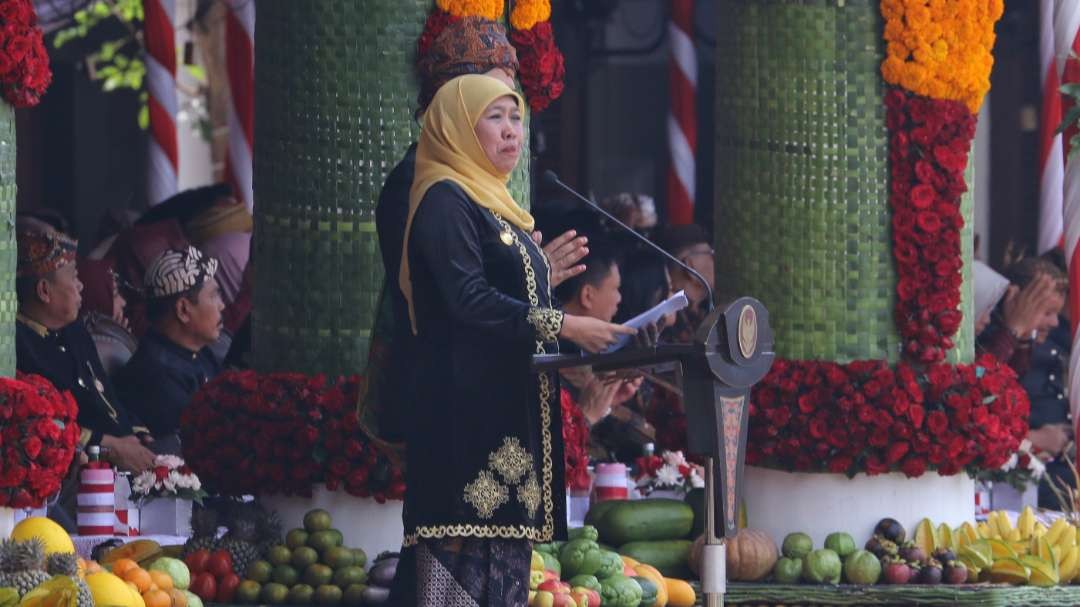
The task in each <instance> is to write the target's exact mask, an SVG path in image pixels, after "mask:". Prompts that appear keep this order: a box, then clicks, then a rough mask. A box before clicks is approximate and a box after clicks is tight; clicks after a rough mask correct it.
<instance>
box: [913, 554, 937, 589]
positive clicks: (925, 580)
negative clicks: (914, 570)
mask: <svg viewBox="0 0 1080 607" xmlns="http://www.w3.org/2000/svg"><path fill="white" fill-rule="evenodd" d="M918 579H919V583H920V584H940V583H941V563H940V562H938V561H937V559H930V560H929V561H927V562H926V564H925V565H923V567H922V568H921V569H920V570H919V578H918Z"/></svg>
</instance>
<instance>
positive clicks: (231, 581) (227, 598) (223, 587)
mask: <svg viewBox="0 0 1080 607" xmlns="http://www.w3.org/2000/svg"><path fill="white" fill-rule="evenodd" d="M239 585H240V576H238V575H236V574H235V573H229V574H228V575H226V576H225V577H223V578H221V579H220V580H219V581H218V587H217V602H218V603H231V602H233V597H235V596H236V587H237V586H239Z"/></svg>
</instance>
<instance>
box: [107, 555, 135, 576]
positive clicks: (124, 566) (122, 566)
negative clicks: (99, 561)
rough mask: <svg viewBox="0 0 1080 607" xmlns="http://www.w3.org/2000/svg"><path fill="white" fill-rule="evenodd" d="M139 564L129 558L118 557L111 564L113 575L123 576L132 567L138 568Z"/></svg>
mask: <svg viewBox="0 0 1080 607" xmlns="http://www.w3.org/2000/svg"><path fill="white" fill-rule="evenodd" d="M138 568H139V564H138V563H136V562H135V561H133V560H131V559H119V560H118V561H116V562H115V563H113V566H112V572H113V575H117V576H120V577H121V578H123V577H124V574H125V573H127V572H128V571H131V570H132V569H138Z"/></svg>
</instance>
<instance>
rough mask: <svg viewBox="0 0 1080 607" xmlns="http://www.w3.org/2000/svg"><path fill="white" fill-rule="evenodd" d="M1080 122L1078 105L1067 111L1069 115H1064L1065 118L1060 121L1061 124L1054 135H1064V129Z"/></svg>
mask: <svg viewBox="0 0 1080 607" xmlns="http://www.w3.org/2000/svg"><path fill="white" fill-rule="evenodd" d="M1078 120H1080V105H1074V106H1073V107H1071V108H1070V109H1069V113H1068V114H1065V117H1064V118H1063V119H1062V120H1061V124H1059V125H1058V128H1057V129H1056V130H1055V131H1054V132H1055V133H1064V132H1065V129H1067V128H1069V127H1070V126H1072V125H1074V124H1076V123H1077V121H1078Z"/></svg>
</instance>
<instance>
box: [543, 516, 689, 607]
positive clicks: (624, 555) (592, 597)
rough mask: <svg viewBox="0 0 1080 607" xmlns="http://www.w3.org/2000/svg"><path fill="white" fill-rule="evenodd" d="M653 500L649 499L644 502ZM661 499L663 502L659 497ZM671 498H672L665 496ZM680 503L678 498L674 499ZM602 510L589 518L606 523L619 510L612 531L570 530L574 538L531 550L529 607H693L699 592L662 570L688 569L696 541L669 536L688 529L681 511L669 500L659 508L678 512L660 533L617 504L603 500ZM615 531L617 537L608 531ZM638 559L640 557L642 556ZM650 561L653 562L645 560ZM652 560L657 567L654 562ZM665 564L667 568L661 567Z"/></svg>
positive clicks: (589, 527) (610, 526)
mask: <svg viewBox="0 0 1080 607" xmlns="http://www.w3.org/2000/svg"><path fill="white" fill-rule="evenodd" d="M643 501H649V500H643ZM655 501H661V500H655ZM663 501H664V502H669V503H670V502H673V500H663ZM675 503H679V502H675ZM597 505H598V506H601V505H602V506H601V508H600V510H602V512H593V511H590V516H589V517H587V520H593V521H598V522H599V521H602V520H605V519H606V517H608V516H610V515H611V514H612V513H621V514H619V515H618V517H617V519H616V520H615V521H614V522H612V521H607V522H606V523H604V528H605V529H606V530H607V533H608V534H609V535H608V536H607V537H605V536H604V532H603V531H600V530H599V529H598V527H594V526H592V525H588V524H587V525H585V526H584V527H581V528H579V529H571V530H570V533H569V537H570V540H569V541H567V542H552V543H548V544H538V545H536V546H535V547H534V550H533V553H532V563H531V568H530V576H529V605H530V606H533V607H596V606H597V605H610V606H613V607H668V606H670V607H691V606H692V605H694V603H695V601H696V598H697V597H696V594H695V593H694V590H693V588H691V586H690V585H689V584H688V583H687V582H685V581H683V580H680V579H677V578H673V577H666V576H665V574H664V573H662V571H663V570H664V569H666V570H669V571H672V570H674V571H687V570H688V569H689V565H688V561H689V559H690V556H691V546H692V545H693V544H692V542H690V541H689V540H688V539H686V538H685V537H671V536H670V534H672V533H682V534H686V533H689V532H690V531H691V529H692V527H691V525H690V524H689V522H688V521H686V520H683V519H682V514H681V512H679V511H676V510H674V509H670V506H668V505H667V504H664V505H661V506H660V508H661V509H669V510H668V511H669V512H677V513H678V514H679V518H680V520H682V522H679V523H678V525H675V524H674V521H675V517H670V518H668V519H666V520H667V521H668V524H667V527H666V528H667V531H666V532H665V533H664V535H658V534H657V533H656V532H655V530H651V531H643V530H642V529H641V523H640V522H639V521H638V520H637V519H636V517H635V516H628V515H626V513H627V512H633V510H625V509H622V508H620V507H618V504H611V503H609V502H600V503H599V504H597ZM611 533H614V534H615V535H614V536H611V535H610V534H611ZM643 536H644V537H647V538H651V539H631V540H630V541H628V542H625V543H624V544H622V546H621V547H620V548H619V549H618V552H616V551H614V550H611V549H609V548H607V547H606V545H607V544H608V543H609V542H610V543H615V541H614V540H615V539H627V538H628V537H630V538H640V537H643ZM638 557H641V559H639V558H638ZM646 559H647V560H648V561H651V563H650V562H646ZM654 564H655V565H656V566H654ZM661 567H663V568H664V569H661Z"/></svg>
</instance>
